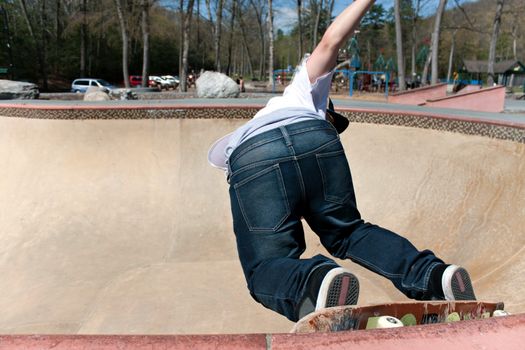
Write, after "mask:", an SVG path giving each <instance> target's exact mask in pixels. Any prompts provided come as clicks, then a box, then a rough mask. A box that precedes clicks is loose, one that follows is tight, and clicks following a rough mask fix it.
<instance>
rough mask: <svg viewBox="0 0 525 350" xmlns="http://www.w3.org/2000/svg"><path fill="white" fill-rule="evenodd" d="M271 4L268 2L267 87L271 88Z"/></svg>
mask: <svg viewBox="0 0 525 350" xmlns="http://www.w3.org/2000/svg"><path fill="white" fill-rule="evenodd" d="M272 5H273V3H272V0H268V41H269V43H268V85H269V86H273V6H272Z"/></svg>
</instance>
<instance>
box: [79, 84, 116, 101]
mask: <svg viewBox="0 0 525 350" xmlns="http://www.w3.org/2000/svg"><path fill="white" fill-rule="evenodd" d="M109 100H111V97H110V96H109V94H108V90H106V89H102V88H99V87H93V86H90V87H89V88H88V89H87V90H86V93H85V94H84V101H109Z"/></svg>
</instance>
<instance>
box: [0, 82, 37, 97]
mask: <svg viewBox="0 0 525 350" xmlns="http://www.w3.org/2000/svg"><path fill="white" fill-rule="evenodd" d="M39 95H40V92H39V91H38V86H37V85H36V84H33V83H26V82H23V81H13V80H6V79H0V100H32V99H37V98H38V96H39Z"/></svg>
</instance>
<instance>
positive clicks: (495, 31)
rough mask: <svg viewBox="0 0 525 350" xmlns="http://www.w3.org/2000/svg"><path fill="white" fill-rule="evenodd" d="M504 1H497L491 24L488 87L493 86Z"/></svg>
mask: <svg viewBox="0 0 525 350" xmlns="http://www.w3.org/2000/svg"><path fill="white" fill-rule="evenodd" d="M504 4H505V0H497V4H496V15H495V16H494V22H493V24H492V36H491V38H490V45H489V62H488V72H487V73H488V77H487V84H488V85H489V86H492V85H494V82H495V75H494V63H495V61H496V45H497V43H498V36H499V30H500V27H501V15H502V13H503V5H504Z"/></svg>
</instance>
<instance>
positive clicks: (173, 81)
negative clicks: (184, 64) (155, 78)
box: [161, 75, 180, 89]
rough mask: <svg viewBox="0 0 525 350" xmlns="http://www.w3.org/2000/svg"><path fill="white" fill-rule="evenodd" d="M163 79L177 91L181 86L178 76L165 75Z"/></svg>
mask: <svg viewBox="0 0 525 350" xmlns="http://www.w3.org/2000/svg"><path fill="white" fill-rule="evenodd" d="M161 78H162V79H164V80H166V81H167V82H168V83H169V84H170V86H171V87H172V88H174V89H176V88H177V87H178V86H179V84H180V79H179V77H178V76H173V75H163V76H161Z"/></svg>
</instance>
